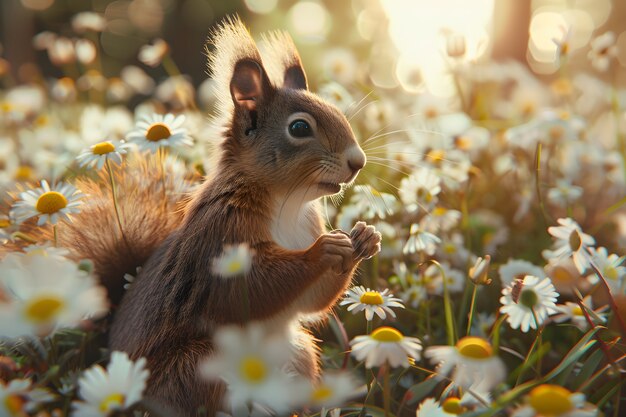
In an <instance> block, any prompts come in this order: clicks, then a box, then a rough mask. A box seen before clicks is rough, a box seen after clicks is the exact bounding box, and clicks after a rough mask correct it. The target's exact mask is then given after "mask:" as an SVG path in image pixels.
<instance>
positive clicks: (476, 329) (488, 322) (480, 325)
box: [470, 312, 496, 338]
mask: <svg viewBox="0 0 626 417" xmlns="http://www.w3.org/2000/svg"><path fill="white" fill-rule="evenodd" d="M495 321H496V316H495V315H494V314H491V313H485V312H480V313H478V314H475V315H474V320H473V321H472V328H471V331H470V334H471V335H472V336H479V337H482V338H486V337H487V336H488V335H489V333H490V331H491V328H492V327H493V324H494V323H495Z"/></svg>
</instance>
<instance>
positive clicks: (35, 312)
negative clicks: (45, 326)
mask: <svg viewBox="0 0 626 417" xmlns="http://www.w3.org/2000/svg"><path fill="white" fill-rule="evenodd" d="M63 306H64V303H63V300H62V299H60V298H59V297H57V296H54V295H44V296H41V297H39V298H35V299H34V300H30V301H29V302H28V303H27V305H26V309H25V311H24V314H25V315H26V317H27V318H28V319H29V320H31V321H33V322H35V323H46V322H49V321H51V320H52V319H53V318H54V317H55V316H56V315H57V314H58V313H59V312H60V311H61V310H62V309H63Z"/></svg>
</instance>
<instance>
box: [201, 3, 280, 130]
mask: <svg viewBox="0 0 626 417" xmlns="http://www.w3.org/2000/svg"><path fill="white" fill-rule="evenodd" d="M210 45H212V46H213V47H214V48H211V49H212V50H209V46H210ZM206 49H207V55H208V58H209V62H208V66H209V74H210V75H211V77H212V78H213V80H214V81H215V83H214V91H215V95H216V96H217V100H218V104H217V108H216V110H217V112H218V113H219V114H218V115H217V117H216V123H217V124H219V123H220V120H221V119H228V118H229V117H230V116H231V115H232V112H233V105H234V104H235V103H241V104H242V105H243V106H244V107H245V108H248V107H249V106H250V105H251V104H253V105H256V104H255V101H256V99H257V98H258V96H254V95H253V91H256V90H257V89H260V91H263V88H266V87H267V88H269V87H270V84H269V80H267V75H266V74H265V71H264V70H263V66H262V64H261V62H262V61H261V54H260V53H259V50H258V49H257V47H256V44H255V42H254V40H253V39H252V36H250V32H249V31H248V29H247V28H246V26H245V25H244V24H243V22H242V21H241V19H240V18H239V16H231V17H227V18H225V19H224V20H223V21H222V23H221V24H220V25H219V26H217V27H216V28H215V29H213V30H211V33H210V35H209V43H208V44H207V48H206ZM235 93H236V94H238V97H239V98H237V96H235V95H233V94H235ZM264 93H268V91H264Z"/></svg>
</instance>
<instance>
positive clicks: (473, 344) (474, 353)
mask: <svg viewBox="0 0 626 417" xmlns="http://www.w3.org/2000/svg"><path fill="white" fill-rule="evenodd" d="M456 349H457V350H458V351H459V353H460V354H461V355H463V356H465V357H468V358H472V359H487V358H490V357H491V356H492V355H493V349H492V348H491V344H490V343H489V342H487V341H486V340H485V339H482V338H480V337H475V336H467V337H463V338H461V339H460V340H459V341H458V342H456Z"/></svg>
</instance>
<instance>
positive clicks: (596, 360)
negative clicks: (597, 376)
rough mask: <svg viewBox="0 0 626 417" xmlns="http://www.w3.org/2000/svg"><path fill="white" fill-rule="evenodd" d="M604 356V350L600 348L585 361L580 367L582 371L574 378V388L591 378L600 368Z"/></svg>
mask: <svg viewBox="0 0 626 417" xmlns="http://www.w3.org/2000/svg"><path fill="white" fill-rule="evenodd" d="M603 358H604V352H602V351H601V350H600V349H598V350H596V351H595V352H593V353H592V354H591V355H589V357H588V358H587V359H586V360H585V361H584V362H583V366H582V368H581V369H580V372H579V373H578V375H577V376H576V378H574V382H572V389H576V390H577V389H578V388H580V387H581V386H582V385H583V384H584V383H585V382H586V381H588V380H589V378H591V376H592V375H593V374H594V373H595V372H596V371H597V370H598V366H599V365H600V362H601V361H602V359H603Z"/></svg>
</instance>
